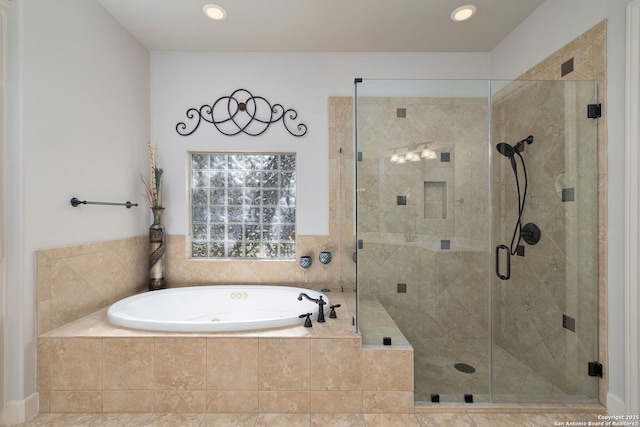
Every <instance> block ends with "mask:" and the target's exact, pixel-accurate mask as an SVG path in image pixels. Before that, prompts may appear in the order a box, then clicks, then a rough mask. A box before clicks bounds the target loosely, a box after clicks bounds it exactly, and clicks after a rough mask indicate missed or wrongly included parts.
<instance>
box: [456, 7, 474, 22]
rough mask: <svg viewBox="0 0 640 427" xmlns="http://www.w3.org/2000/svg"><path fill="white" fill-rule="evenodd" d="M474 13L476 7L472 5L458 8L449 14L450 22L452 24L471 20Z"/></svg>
mask: <svg viewBox="0 0 640 427" xmlns="http://www.w3.org/2000/svg"><path fill="white" fill-rule="evenodd" d="M475 13H476V7H475V6H474V5H472V4H467V5H464V6H460V7H459V8H457V9H456V10H454V11H453V12H451V20H452V21H453V22H462V21H466V20H467V19H469V18H471V17H472V16H473V15H475Z"/></svg>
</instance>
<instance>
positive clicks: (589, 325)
mask: <svg viewBox="0 0 640 427" xmlns="http://www.w3.org/2000/svg"><path fill="white" fill-rule="evenodd" d="M595 103H596V87H595V83H593V82H571V81H532V82H510V83H508V84H500V82H497V83H496V82H494V84H493V93H492V98H491V117H492V120H491V133H492V143H493V144H492V145H493V147H492V157H493V162H492V168H491V175H492V200H493V203H492V206H493V215H492V217H493V225H492V237H493V247H494V248H495V251H496V253H495V255H496V259H495V262H496V266H495V267H496V274H494V275H493V276H492V282H493V284H492V287H493V289H492V336H493V343H492V389H493V399H494V400H496V401H527V400H534V401H554V400H559V401H564V400H576V399H577V400H589V399H596V398H597V389H598V381H597V378H594V377H590V376H589V375H588V364H589V362H592V361H596V360H597V356H598V345H597V332H598V306H597V303H598V215H597V213H598V205H597V122H596V120H594V119H593V118H589V117H588V116H587V110H588V108H587V106H588V105H589V104H595ZM516 176H517V180H516ZM508 252H510V254H507V253H508Z"/></svg>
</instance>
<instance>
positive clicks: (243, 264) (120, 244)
mask: <svg viewBox="0 0 640 427" xmlns="http://www.w3.org/2000/svg"><path fill="white" fill-rule="evenodd" d="M187 239H188V238H187V237H185V236H167V253H166V259H167V267H166V280H165V282H166V284H167V286H168V287H177V286H198V285H212V284H221V285H223V284H266V285H287V286H297V285H301V286H303V287H309V286H313V285H314V284H317V283H323V287H329V288H337V289H340V286H339V277H340V274H341V273H340V271H341V260H340V256H339V255H338V254H339V251H338V248H337V246H336V245H335V244H334V243H333V241H332V240H331V239H330V238H329V236H317V237H316V236H298V237H297V246H298V253H299V254H303V255H311V256H312V257H313V259H314V261H316V262H314V264H313V265H312V266H311V268H309V269H307V271H305V270H304V269H303V268H301V267H300V265H299V264H298V260H288V261H264V260H254V261H251V260H242V261H238V260H193V259H190V258H189V255H188V251H187V248H188V245H187V244H186V243H185V242H186V240H187ZM322 250H329V251H331V252H333V253H334V260H333V261H332V262H331V263H330V264H328V265H327V267H326V268H325V267H324V266H323V265H322V264H320V262H319V261H318V256H319V253H320V251H322ZM148 252H149V243H148V238H147V237H146V236H143V237H134V238H131V239H123V240H114V241H109V242H97V243H88V244H84V245H77V246H69V247H61V248H53V249H43V250H40V251H37V253H36V270H37V280H38V283H37V286H38V334H39V335H40V334H43V333H46V332H49V331H51V330H52V329H55V328H57V327H60V326H63V325H65V324H66V323H69V322H72V321H74V320H76V319H79V318H80V317H82V316H85V315H87V314H89V313H92V312H94V311H96V310H99V309H101V308H103V307H106V306H107V305H110V304H112V303H114V302H116V301H118V300H120V299H122V298H124V297H127V296H130V295H134V294H137V293H140V292H143V291H145V290H147V275H148V270H147V264H148V258H147V257H148ZM349 262H351V263H353V262H352V261H351V260H350V255H349Z"/></svg>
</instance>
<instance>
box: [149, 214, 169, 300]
mask: <svg viewBox="0 0 640 427" xmlns="http://www.w3.org/2000/svg"><path fill="white" fill-rule="evenodd" d="M151 211H152V212H153V224H151V226H150V227H149V290H150V291H155V290H158V289H164V288H165V286H164V251H165V248H166V246H165V239H164V225H162V213H163V212H164V208H161V207H152V208H151Z"/></svg>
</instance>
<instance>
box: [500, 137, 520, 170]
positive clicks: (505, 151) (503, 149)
mask: <svg viewBox="0 0 640 427" xmlns="http://www.w3.org/2000/svg"><path fill="white" fill-rule="evenodd" d="M496 149H497V150H498V153H500V154H502V155H503V156H505V157H507V158H508V159H509V160H511V168H512V169H513V170H514V172H515V170H516V158H515V155H516V150H515V148H513V147H512V146H510V145H509V144H507V143H506V142H501V143H499V144H498V145H496Z"/></svg>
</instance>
